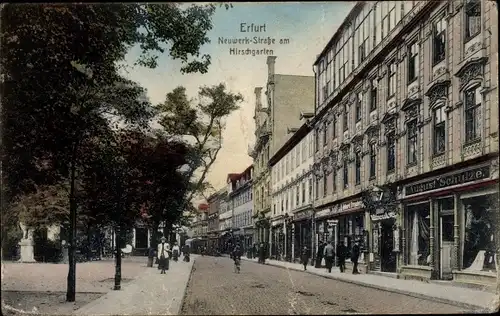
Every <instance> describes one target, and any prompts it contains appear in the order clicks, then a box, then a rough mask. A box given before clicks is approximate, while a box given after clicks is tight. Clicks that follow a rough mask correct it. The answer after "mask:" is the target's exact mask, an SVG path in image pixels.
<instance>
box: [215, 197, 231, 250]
mask: <svg viewBox="0 0 500 316" xmlns="http://www.w3.org/2000/svg"><path fill="white" fill-rule="evenodd" d="M232 218H233V214H232V209H231V205H230V203H229V196H228V192H227V189H226V188H223V189H221V190H219V230H218V233H219V235H218V236H219V250H220V251H221V252H223V253H227V252H228V250H229V242H230V241H231V222H232Z"/></svg>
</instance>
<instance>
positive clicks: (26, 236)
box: [19, 222, 36, 262]
mask: <svg viewBox="0 0 500 316" xmlns="http://www.w3.org/2000/svg"><path fill="white" fill-rule="evenodd" d="M19 227H21V229H22V231H23V238H22V239H21V241H20V242H19V246H21V258H20V259H19V261H20V262H36V261H35V257H34V251H33V229H30V227H28V226H26V225H25V224H24V223H22V222H20V223H19Z"/></svg>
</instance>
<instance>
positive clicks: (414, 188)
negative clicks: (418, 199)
mask: <svg viewBox="0 0 500 316" xmlns="http://www.w3.org/2000/svg"><path fill="white" fill-rule="evenodd" d="M489 177H490V166H483V167H479V168H474V169H471V170H467V171H462V172H459V173H455V174H451V175H445V176H441V177H437V178H435V179H432V180H429V181H425V182H421V183H417V184H411V185H407V186H405V194H406V196H409V195H414V194H418V193H423V192H427V191H432V190H437V189H442V188H446V187H451V186H454V185H459V184H465V183H468V182H473V181H477V180H483V179H486V178H489Z"/></svg>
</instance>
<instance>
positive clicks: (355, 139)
mask: <svg viewBox="0 0 500 316" xmlns="http://www.w3.org/2000/svg"><path fill="white" fill-rule="evenodd" d="M363 136H364V134H361V133H356V135H354V136H353V137H352V139H351V142H352V143H354V145H355V146H356V145H357V146H359V143H361V144H362V143H363Z"/></svg>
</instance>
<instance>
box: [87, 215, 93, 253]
mask: <svg viewBox="0 0 500 316" xmlns="http://www.w3.org/2000/svg"><path fill="white" fill-rule="evenodd" d="M90 260H92V229H91V226H90V224H88V225H87V261H90Z"/></svg>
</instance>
